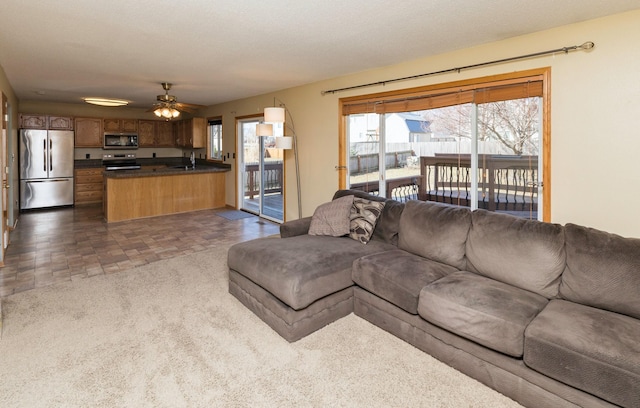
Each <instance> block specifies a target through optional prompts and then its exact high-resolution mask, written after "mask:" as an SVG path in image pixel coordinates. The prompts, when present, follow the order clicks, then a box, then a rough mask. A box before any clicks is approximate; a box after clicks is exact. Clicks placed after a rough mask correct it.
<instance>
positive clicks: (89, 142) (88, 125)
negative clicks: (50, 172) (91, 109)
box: [75, 118, 104, 147]
mask: <svg viewBox="0 0 640 408" xmlns="http://www.w3.org/2000/svg"><path fill="white" fill-rule="evenodd" d="M102 126H103V125H102V118H76V120H75V129H76V132H75V142H76V147H103V144H104V139H103V135H104V131H103V127H102Z"/></svg>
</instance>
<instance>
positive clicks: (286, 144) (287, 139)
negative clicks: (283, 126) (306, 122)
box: [275, 136, 293, 150]
mask: <svg viewBox="0 0 640 408" xmlns="http://www.w3.org/2000/svg"><path fill="white" fill-rule="evenodd" d="M275 139H276V149H285V150H289V149H292V148H293V137H291V136H282V137H276V138H275Z"/></svg>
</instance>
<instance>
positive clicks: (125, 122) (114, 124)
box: [104, 118, 138, 132]
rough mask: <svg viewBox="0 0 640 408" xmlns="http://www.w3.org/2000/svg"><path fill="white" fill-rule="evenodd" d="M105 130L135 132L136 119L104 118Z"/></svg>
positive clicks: (136, 129)
mask: <svg viewBox="0 0 640 408" xmlns="http://www.w3.org/2000/svg"><path fill="white" fill-rule="evenodd" d="M104 131H105V132H137V131H138V119H112V118H106V119H104Z"/></svg>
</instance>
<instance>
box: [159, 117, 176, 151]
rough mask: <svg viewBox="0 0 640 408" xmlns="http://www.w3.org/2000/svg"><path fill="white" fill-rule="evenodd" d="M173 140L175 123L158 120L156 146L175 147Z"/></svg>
mask: <svg viewBox="0 0 640 408" xmlns="http://www.w3.org/2000/svg"><path fill="white" fill-rule="evenodd" d="M175 145H176V144H175V143H174V142H173V124H172V123H171V122H169V121H166V120H163V121H157V122H156V146H157V147H175Z"/></svg>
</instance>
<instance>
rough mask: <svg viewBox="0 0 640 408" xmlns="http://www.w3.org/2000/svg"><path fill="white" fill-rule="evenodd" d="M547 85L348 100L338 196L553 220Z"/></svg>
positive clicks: (508, 83)
mask: <svg viewBox="0 0 640 408" xmlns="http://www.w3.org/2000/svg"><path fill="white" fill-rule="evenodd" d="M548 75H549V71H548V69H541V70H532V71H527V72H524V73H517V72H516V73H513V74H507V75H502V76H494V77H490V78H480V79H475V80H467V81H460V82H456V83H449V84H441V85H435V86H430V87H422V88H412V89H407V90H399V91H392V92H385V93H381V94H374V95H365V96H361V97H351V98H344V99H341V100H340V102H341V111H342V117H343V120H344V126H341V129H344V131H343V132H342V133H341V135H340V137H341V143H340V146H341V151H340V159H341V162H340V163H339V164H340V167H339V168H340V169H341V171H340V187H341V188H344V187H348V188H352V189H357V190H362V191H366V192H369V193H371V194H377V195H380V196H384V197H389V198H394V199H397V200H401V201H405V200H409V199H420V200H426V201H437V202H442V203H445V204H449V205H461V206H468V207H470V208H472V209H476V208H483V209H487V210H490V211H498V212H507V213H511V214H513V215H517V216H521V217H524V218H531V219H543V220H548V219H549V207H550V206H549V203H550V201H549V197H550V195H549V188H548V187H549V160H548V158H549V146H550V143H549V138H550V136H549V129H550V125H549V119H548V117H546V116H545V115H544V114H543V113H544V112H549V107H548V104H549V97H548V91H547V86H548ZM543 146H544V149H543ZM539 158H540V160H539ZM543 181H544V182H543ZM543 186H544V187H545V189H544V190H543V189H542V187H543ZM539 198H541V202H540V204H541V205H540V206H539V205H538V204H539V203H538V201H539Z"/></svg>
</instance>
